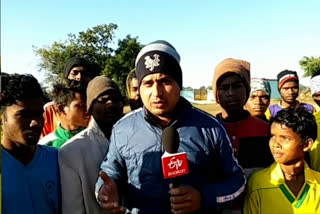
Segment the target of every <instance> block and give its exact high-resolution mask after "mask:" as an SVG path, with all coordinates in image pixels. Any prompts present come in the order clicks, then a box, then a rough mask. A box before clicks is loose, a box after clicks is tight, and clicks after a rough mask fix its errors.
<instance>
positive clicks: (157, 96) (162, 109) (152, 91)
mask: <svg viewBox="0 0 320 214" xmlns="http://www.w3.org/2000/svg"><path fill="white" fill-rule="evenodd" d="M140 96H141V99H142V102H143V104H144V106H145V107H146V108H147V109H148V111H150V112H151V113H152V114H153V115H154V116H156V117H159V118H160V117H164V118H169V119H170V118H172V113H173V111H174V109H175V107H176V105H177V103H178V101H179V98H180V88H179V85H178V83H177V82H176V81H175V80H174V79H173V78H172V77H170V76H169V75H166V74H163V73H155V74H149V75H147V76H145V77H144V78H143V79H142V82H141V85H140Z"/></svg>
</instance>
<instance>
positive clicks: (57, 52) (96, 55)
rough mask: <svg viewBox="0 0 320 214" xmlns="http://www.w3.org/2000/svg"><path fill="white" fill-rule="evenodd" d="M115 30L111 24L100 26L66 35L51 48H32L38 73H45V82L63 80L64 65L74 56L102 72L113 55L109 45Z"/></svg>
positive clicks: (114, 25) (115, 26) (115, 27)
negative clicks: (65, 37)
mask: <svg viewBox="0 0 320 214" xmlns="http://www.w3.org/2000/svg"><path fill="white" fill-rule="evenodd" d="M117 28H118V26H117V25H116V24H113V23H110V24H102V25H98V26H95V27H92V28H88V29H87V30H86V31H82V32H79V33H78V35H75V34H72V33H71V34H68V38H67V39H66V40H65V41H63V42H61V41H55V42H54V43H53V44H52V45H51V46H45V47H42V48H38V47H36V46H33V49H34V52H35V54H36V55H37V56H40V63H39V67H40V71H44V72H45V78H46V81H48V82H53V81H56V78H57V77H60V78H63V68H64V65H65V63H66V62H67V60H68V59H70V58H71V57H74V56H81V57H85V58H87V59H88V60H89V61H90V62H91V63H94V64H95V65H96V67H97V68H96V69H97V70H98V72H100V71H102V70H103V69H104V68H105V65H106V62H107V60H108V59H109V58H110V57H111V56H112V54H113V51H114V50H113V49H112V48H111V47H110V44H111V42H112V40H113V38H114V31H115V30H116V29H117Z"/></svg>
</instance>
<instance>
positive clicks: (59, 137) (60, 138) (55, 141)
mask: <svg viewBox="0 0 320 214" xmlns="http://www.w3.org/2000/svg"><path fill="white" fill-rule="evenodd" d="M85 128H86V127H81V128H79V129H77V130H74V131H69V130H65V129H64V128H62V126H61V124H59V127H58V128H57V129H56V130H55V131H54V132H53V133H52V134H53V135H54V137H53V138H52V136H51V140H50V141H48V142H46V143H45V144H46V145H47V146H53V147H56V148H57V149H59V148H60V147H61V146H62V145H63V144H64V143H65V142H66V141H67V140H69V139H70V138H72V137H73V136H75V135H76V134H78V133H79V132H81V131H82V130H84V129H85ZM49 135H51V134H49ZM49 135H47V136H49ZM45 138H46V137H45Z"/></svg>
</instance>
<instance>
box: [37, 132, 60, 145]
mask: <svg viewBox="0 0 320 214" xmlns="http://www.w3.org/2000/svg"><path fill="white" fill-rule="evenodd" d="M55 140H57V136H56V135H55V134H54V132H51V133H50V134H48V135H46V136H44V137H43V138H41V139H40V140H39V142H38V144H39V145H46V144H48V143H50V142H52V141H55Z"/></svg>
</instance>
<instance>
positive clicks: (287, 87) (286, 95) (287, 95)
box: [280, 82, 299, 103]
mask: <svg viewBox="0 0 320 214" xmlns="http://www.w3.org/2000/svg"><path fill="white" fill-rule="evenodd" d="M280 95H281V98H282V99H283V100H284V101H285V102H286V103H295V102H296V100H297V97H298V95H299V86H298V84H297V83H296V82H286V83H284V84H283V86H282V88H281V89H280Z"/></svg>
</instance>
